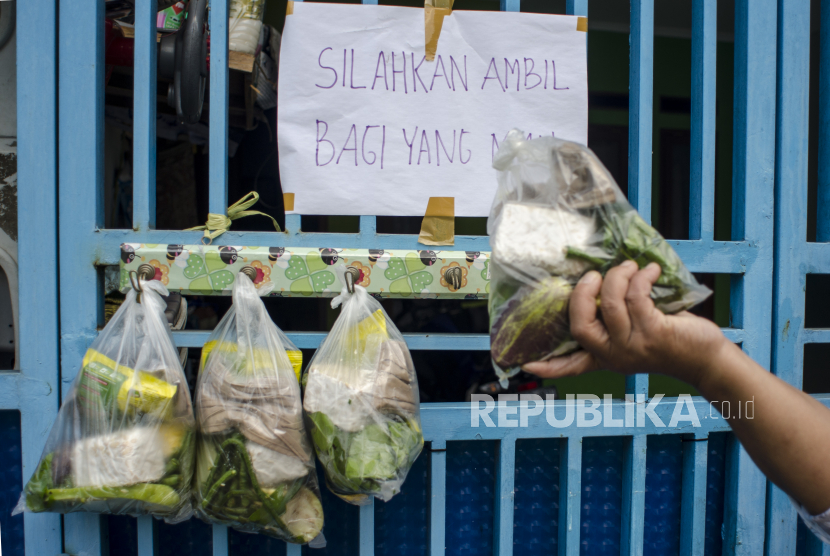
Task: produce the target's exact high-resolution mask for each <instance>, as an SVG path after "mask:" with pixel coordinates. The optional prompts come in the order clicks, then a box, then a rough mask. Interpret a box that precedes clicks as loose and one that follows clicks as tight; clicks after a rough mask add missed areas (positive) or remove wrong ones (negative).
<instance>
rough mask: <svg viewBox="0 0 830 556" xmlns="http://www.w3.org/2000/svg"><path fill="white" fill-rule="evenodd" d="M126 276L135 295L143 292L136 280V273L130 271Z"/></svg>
mask: <svg viewBox="0 0 830 556" xmlns="http://www.w3.org/2000/svg"><path fill="white" fill-rule="evenodd" d="M128 276H129V277H130V285H131V286H132V287H133V289H134V290H135V292H136V293H137V294H141V292H142V291H144V290H142V289H141V282H140V281H139V279H138V273H137V272H136V271H135V270H131V271H130V272H129V273H128Z"/></svg>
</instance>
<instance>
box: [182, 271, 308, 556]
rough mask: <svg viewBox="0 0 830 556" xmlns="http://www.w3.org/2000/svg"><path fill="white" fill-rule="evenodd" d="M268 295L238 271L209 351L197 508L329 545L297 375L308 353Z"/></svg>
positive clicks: (201, 406)
mask: <svg viewBox="0 0 830 556" xmlns="http://www.w3.org/2000/svg"><path fill="white" fill-rule="evenodd" d="M267 293H268V289H266V288H261V289H260V290H257V288H256V287H255V286H254V284H253V282H251V280H250V279H249V278H248V277H247V276H246V275H245V274H242V273H240V274H239V275H238V276H237V279H236V282H235V283H234V285H233V306H232V307H231V308H230V309H229V310H228V312H227V313H226V314H225V316H224V317H223V318H222V320H221V321H220V322H219V324H218V325H217V326H216V329H215V330H214V331H213V334H211V336H210V339H209V340H208V342H207V344H205V347H204V348H203V350H202V364H201V366H200V371H199V380H198V382H197V385H196V397H195V402H196V417H197V421H198V430H199V435H198V442H197V450H196V483H195V487H194V491H195V499H196V500H195V504H196V513H197V515H198V516H199V517H201V518H202V519H204V520H206V521H210V522H213V523H221V524H225V525H230V526H232V527H234V528H236V529H239V530H240V531H247V532H250V533H264V534H266V535H270V536H272V537H276V538H278V539H282V540H285V541H288V542H292V543H298V544H304V543H309V542H311V543H312V546H325V540H324V538H323V536H322V533H321V530H322V528H323V507H322V505H321V503H320V490H319V488H318V486H317V471H316V468H315V465H314V454H313V453H312V450H311V442H310V441H309V439H308V435H307V434H306V430H305V426H304V425H303V409H302V401H301V399H300V385H299V382H298V375H297V371H298V370H299V368H300V366H301V365H302V353H301V352H300V351H299V350H298V349H297V348H296V347H295V346H294V344H292V343H291V341H290V340H289V339H288V338H287V337H286V336H285V334H283V333H282V331H280V329H279V328H277V326H276V325H275V324H274V323H273V321H272V320H271V317H270V316H269V315H268V312H267V310H266V309H265V305H264V304H263V303H262V300H261V299H260V298H259V296H260V295H266V294H267ZM315 539H316V540H315ZM312 541H313V542H312Z"/></svg>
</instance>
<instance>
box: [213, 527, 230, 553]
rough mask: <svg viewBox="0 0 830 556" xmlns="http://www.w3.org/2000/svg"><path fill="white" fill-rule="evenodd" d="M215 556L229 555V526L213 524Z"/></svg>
mask: <svg viewBox="0 0 830 556" xmlns="http://www.w3.org/2000/svg"><path fill="white" fill-rule="evenodd" d="M212 528H213V556H228V527H227V526H226V525H213V526H212Z"/></svg>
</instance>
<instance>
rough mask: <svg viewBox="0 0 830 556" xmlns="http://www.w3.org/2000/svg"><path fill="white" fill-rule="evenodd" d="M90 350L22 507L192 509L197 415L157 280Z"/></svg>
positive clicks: (178, 514)
mask: <svg viewBox="0 0 830 556" xmlns="http://www.w3.org/2000/svg"><path fill="white" fill-rule="evenodd" d="M140 287H141V288H142V289H143V293H142V294H141V295H140V303H139V299H138V298H137V296H136V292H135V291H133V290H130V291H129V292H128V293H127V298H126V300H125V301H124V303H123V304H122V305H121V307H120V308H119V309H118V311H117V312H116V313H115V315H114V316H113V317H112V319H111V320H110V322H109V323H108V324H107V326H106V327H104V329H103V330H102V331H101V333H100V334H99V335H98V337H97V338H96V339H95V341H94V342H93V343H92V346H91V347H90V348H89V350H87V352H86V355H85V356H84V359H83V363H82V366H81V370H80V372H79V373H78V376H77V377H75V380H74V381H73V383H72V387H71V389H70V391H69V394H68V395H67V396H66V399H65V400H64V402H63V405H61V408H60V412H59V413H58V418H57V420H56V421H55V424H54V425H53V426H52V431H51V432H50V434H49V439H48V440H47V442H46V447H45V448H44V450H43V454H42V455H41V458H40V463H39V464H38V467H37V469H36V470H35V472H34V474H33V475H32V478H31V479H29V482H28V483H26V487H25V488H24V489H23V493H22V494H21V496H20V501H19V502H18V504H17V507H16V508H15V513H19V512H21V511H31V512H58V513H69V512H77V511H87V512H100V513H107V514H129V515H147V514H149V515H153V516H156V517H159V518H163V519H164V520H165V521H167V522H168V523H177V522H179V521H183V520H185V519H188V518H189V517H190V516H191V515H192V507H191V499H190V495H191V490H190V484H191V479H192V476H193V461H194V459H193V458H194V445H195V420H194V418H193V407H192V406H191V403H190V392H189V390H188V387H187V381H186V380H185V377H184V373H183V372H182V367H181V364H180V363H179V354H178V352H177V351H176V348H175V347H174V346H173V342H172V338H171V336H170V330H169V328H168V325H167V320H166V318H165V316H164V310H165V309H166V306H167V305H166V303H165V301H164V299H163V298H162V297H161V296H162V295H167V289H166V288H165V287H164V286H163V285H162V284H161V283H160V282H158V281H149V282H144V281H143V280H142V281H140Z"/></svg>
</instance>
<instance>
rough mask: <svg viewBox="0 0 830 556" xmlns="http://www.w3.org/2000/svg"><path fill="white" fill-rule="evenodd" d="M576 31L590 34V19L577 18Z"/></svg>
mask: <svg viewBox="0 0 830 556" xmlns="http://www.w3.org/2000/svg"><path fill="white" fill-rule="evenodd" d="M576 30H577V31H582V32H583V33H587V32H588V18H587V17H578V18H576Z"/></svg>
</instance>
